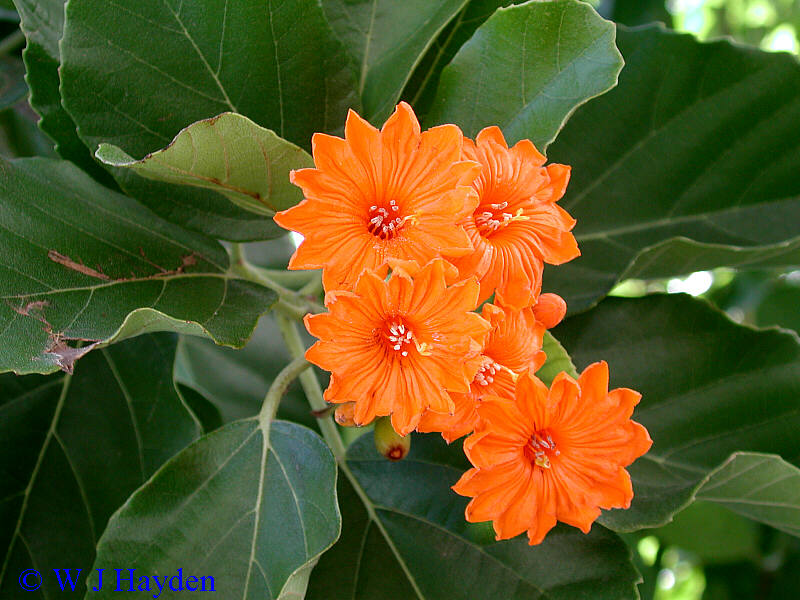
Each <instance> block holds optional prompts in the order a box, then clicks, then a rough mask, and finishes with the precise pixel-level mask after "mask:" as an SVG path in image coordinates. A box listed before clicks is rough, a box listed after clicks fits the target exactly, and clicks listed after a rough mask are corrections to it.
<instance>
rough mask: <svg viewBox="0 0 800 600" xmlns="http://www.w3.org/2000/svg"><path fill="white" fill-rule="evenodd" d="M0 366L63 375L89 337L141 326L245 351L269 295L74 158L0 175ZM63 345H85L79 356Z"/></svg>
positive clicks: (12, 166)
mask: <svg viewBox="0 0 800 600" xmlns="http://www.w3.org/2000/svg"><path fill="white" fill-rule="evenodd" d="M0 198H2V199H3V202H2V210H0V225H1V226H2V229H0V245H2V247H3V248H4V249H5V250H6V252H5V253H4V258H3V259H2V261H1V262H0V273H2V277H0V299H1V300H2V302H0V370H9V369H11V370H14V371H15V372H17V373H30V372H39V373H47V372H52V371H55V370H57V369H58V368H59V366H60V367H61V368H64V369H66V370H69V369H70V368H71V365H72V363H73V362H74V360H75V359H77V358H78V357H79V356H80V355H82V354H83V353H84V352H85V351H87V350H89V349H91V348H92V345H93V344H94V343H95V342H101V343H103V344H105V343H111V342H112V341H118V340H121V339H125V338H126V337H132V336H134V335H138V334H140V333H145V332H148V331H162V330H171V331H179V332H182V333H190V334H193V335H200V334H202V335H208V336H210V337H212V338H213V339H214V340H215V341H216V342H217V343H221V344H225V345H231V346H242V345H244V343H245V341H246V340H247V338H248V337H249V336H250V334H251V333H252V331H253V328H254V327H255V325H256V321H257V319H258V317H259V315H261V314H262V313H263V312H265V311H266V310H267V309H268V308H269V306H270V305H271V304H272V303H273V302H274V301H275V297H276V295H275V293H274V292H272V291H270V290H267V289H265V288H262V287H261V286H258V285H256V284H253V283H251V282H248V281H242V280H238V279H233V278H232V277H231V276H230V275H229V274H227V273H226V271H227V268H228V257H227V254H226V253H225V251H224V249H223V248H222V247H221V246H220V245H219V244H218V243H216V242H214V241H212V240H209V239H207V238H204V237H202V236H199V235H196V234H191V233H189V232H187V231H185V230H183V229H181V228H179V227H176V226H174V225H171V224H169V223H166V222H164V221H162V220H161V219H159V218H158V217H156V216H155V215H153V214H152V213H151V212H150V211H149V210H147V209H146V208H144V207H142V206H141V205H139V204H138V203H137V202H135V201H134V200H133V199H131V198H128V197H127V196H122V195H120V194H117V193H115V192H112V191H111V190H108V189H106V188H104V187H102V186H100V185H99V184H97V183H96V182H94V181H93V180H91V179H90V178H89V177H88V176H87V175H86V174H85V173H83V172H82V171H80V170H79V169H78V168H77V167H75V166H74V165H72V164H71V163H68V162H65V161H54V160H47V159H20V160H16V161H13V162H4V163H3V164H2V169H0ZM70 340H83V341H84V342H87V343H86V344H85V345H84V347H83V348H82V349H81V350H80V351H78V350H75V349H74V348H72V347H70V346H68V345H67V344H68V341H70Z"/></svg>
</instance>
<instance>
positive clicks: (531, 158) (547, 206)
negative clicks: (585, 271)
mask: <svg viewBox="0 0 800 600" xmlns="http://www.w3.org/2000/svg"><path fill="white" fill-rule="evenodd" d="M464 157H465V158H468V159H470V160H476V161H478V162H479V163H480V164H481V167H482V169H481V174H480V177H478V178H477V179H476V180H475V182H474V183H473V184H472V186H473V187H474V188H475V190H476V191H477V192H478V196H479V198H480V203H479V205H478V207H477V208H476V209H475V211H474V212H473V213H472V214H471V215H470V216H469V217H468V218H467V219H465V220H464V221H462V223H461V224H462V225H463V226H464V229H465V230H466V232H467V234H468V235H469V237H470V239H471V240H472V244H473V246H474V247H475V251H474V252H473V253H472V254H469V255H467V256H465V257H462V258H458V259H456V260H455V261H454V262H455V265H456V266H457V267H458V268H459V270H460V272H461V274H462V276H464V277H468V276H470V275H475V276H476V277H477V278H478V281H479V282H480V284H481V295H480V301H481V302H483V301H484V300H486V299H487V298H489V296H491V295H492V293H493V292H495V290H497V299H498V301H500V302H503V303H505V304H508V305H511V306H515V307H517V308H524V307H525V306H530V305H531V304H534V302H535V300H536V297H537V296H538V295H539V292H540V290H541V286H542V268H543V267H544V263H549V264H554V265H558V264H561V263H564V262H567V261H568V260H572V259H573V258H575V257H576V256H579V255H580V252H579V250H578V245H577V242H576V241H575V237H574V236H573V235H572V234H571V233H570V230H571V229H572V228H573V227H574V226H575V220H574V219H573V218H572V217H570V216H569V214H567V212H566V211H564V209H562V208H561V207H559V206H558V205H556V201H557V200H559V199H560V198H561V196H563V195H564V191H565V190H566V188H567V182H568V181H569V173H570V168H569V167H568V166H566V165H559V164H552V165H548V166H547V167H544V166H542V165H543V164H544V162H545V160H546V159H545V157H544V156H542V155H541V154H540V153H539V152H538V151H537V150H536V148H535V147H534V145H533V144H532V143H531V142H530V141H529V140H522V141H521V142H518V143H517V144H516V145H515V146H514V147H513V148H510V149H509V147H508V145H507V144H506V141H505V138H503V133H502V132H501V131H500V129H499V128H498V127H487V128H486V129H484V130H483V131H481V132H480V133H479V134H478V137H477V138H476V141H475V142H474V143H473V142H472V141H471V140H469V139H466V138H465V140H464Z"/></svg>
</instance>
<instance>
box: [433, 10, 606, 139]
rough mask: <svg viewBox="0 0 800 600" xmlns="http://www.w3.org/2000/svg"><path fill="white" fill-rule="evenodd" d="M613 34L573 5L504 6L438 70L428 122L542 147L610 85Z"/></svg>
mask: <svg viewBox="0 0 800 600" xmlns="http://www.w3.org/2000/svg"><path fill="white" fill-rule="evenodd" d="M614 35H615V33H614V24H613V23H610V22H608V21H605V20H603V19H601V18H600V17H599V16H598V15H597V13H596V12H594V9H593V8H592V7H591V6H589V5H588V4H585V3H583V2H577V1H576V0H551V1H547V2H528V3H527V4H524V5H521V6H510V7H508V8H501V9H499V10H498V11H497V12H496V13H494V15H492V16H491V17H490V18H489V19H488V20H487V21H486V23H484V24H483V25H481V26H480V27H479V28H478V30H477V31H476V32H475V34H474V35H473V36H472V39H470V40H469V41H468V42H467V43H466V44H464V46H462V47H461V49H460V50H459V51H458V53H457V54H456V56H455V58H453V61H452V62H451V63H450V64H449V65H448V66H447V67H446V68H445V69H444V70H443V71H442V75H441V79H440V82H439V89H438V92H437V94H436V98H435V99H434V101H433V106H432V108H431V112H430V113H429V114H428V117H427V122H428V123H429V124H438V123H457V124H458V125H459V126H461V128H462V129H463V130H464V133H465V134H466V135H469V136H474V135H475V134H476V133H477V132H478V131H479V130H480V129H481V128H483V127H486V126H488V125H499V126H500V127H501V128H502V129H503V131H504V133H505V136H506V138H507V139H508V141H509V142H516V141H517V140H520V139H522V138H529V139H531V140H532V141H533V143H534V144H536V146H537V147H538V148H540V149H544V148H545V147H546V146H547V144H549V143H550V142H551V141H552V139H553V138H554V137H555V136H556V134H557V133H558V131H559V129H560V128H561V127H562V125H563V123H564V121H565V120H566V118H567V117H568V116H569V115H570V113H572V111H573V110H575V108H576V107H577V106H579V105H580V104H582V103H584V102H586V101H587V100H588V99H590V98H593V97H595V96H597V95H599V94H602V93H603V92H605V91H606V90H608V89H609V88H611V87H613V86H614V85H615V83H616V81H617V75H618V74H619V71H620V69H621V68H622V57H621V56H620V54H619V52H618V51H617V48H616V46H615V45H614Z"/></svg>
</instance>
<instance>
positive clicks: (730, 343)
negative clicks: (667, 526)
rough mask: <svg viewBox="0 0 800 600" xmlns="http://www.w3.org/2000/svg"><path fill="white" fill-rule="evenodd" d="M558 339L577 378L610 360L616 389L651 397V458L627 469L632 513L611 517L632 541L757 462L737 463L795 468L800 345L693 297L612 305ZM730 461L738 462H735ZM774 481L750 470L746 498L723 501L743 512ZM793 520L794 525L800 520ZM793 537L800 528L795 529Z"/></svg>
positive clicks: (781, 497) (562, 329)
mask: <svg viewBox="0 0 800 600" xmlns="http://www.w3.org/2000/svg"><path fill="white" fill-rule="evenodd" d="M555 335H557V336H558V339H559V340H560V341H561V343H562V344H563V345H564V347H565V348H566V349H567V350H568V351H569V354H570V356H571V357H572V359H573V360H574V361H575V363H576V364H577V365H578V367H579V368H581V367H585V366H586V365H587V364H589V363H591V362H594V361H596V360H598V359H600V358H602V359H604V360H606V361H607V362H608V363H609V367H610V370H611V386H612V387H630V388H633V389H635V390H637V391H639V392H641V393H642V401H641V403H640V404H639V406H638V407H637V408H636V410H635V411H634V414H633V419H634V420H636V421H638V422H640V423H641V424H642V425H644V426H645V427H647V429H648V431H649V432H650V436H651V437H652V439H653V447H652V448H651V450H650V452H648V453H647V454H646V455H645V456H644V457H642V458H640V459H639V460H637V461H636V462H635V463H634V464H633V465H631V467H629V470H630V473H631V477H632V479H633V489H634V498H633V502H632V504H631V507H630V509H628V510H615V511H611V512H608V513H605V514H604V516H603V517H602V518H601V519H602V522H603V523H604V524H605V525H607V526H609V527H612V528H614V529H618V530H626V531H627V530H634V529H639V528H642V527H652V526H657V525H662V524H664V523H666V522H668V521H669V520H670V519H671V517H672V515H674V514H675V513H676V512H678V511H680V510H681V509H682V508H684V507H685V506H686V505H687V504H688V503H690V502H691V501H692V500H693V499H694V497H695V495H698V497H705V498H706V499H708V500H711V499H712V496H708V497H706V496H704V494H705V493H706V492H705V491H704V490H706V489H707V488H703V489H701V486H703V485H704V484H705V485H709V486H712V487H713V486H715V485H718V484H719V482H720V481H721V479H718V478H717V477H718V476H719V477H720V478H724V477H725V476H726V475H724V474H723V475H717V474H716V473H717V471H718V470H721V472H722V473H729V474H731V475H734V474H737V473H738V471H739V468H740V466H741V465H743V464H747V462H745V461H751V460H755V458H754V457H749V458H745V457H738V458H737V456H736V455H734V453H737V452H766V453H771V454H778V455H782V456H784V457H786V458H788V459H790V460H792V461H797V460H798V455H800V447H799V446H798V442H797V435H796V434H797V431H798V430H800V397H799V396H798V394H797V391H798V384H797V382H798V375H800V343H798V339H797V336H796V335H794V334H791V333H788V332H785V331H779V330H754V329H751V328H749V327H744V326H741V325H737V324H735V323H734V322H732V321H730V320H729V319H728V318H727V317H726V316H724V315H723V314H722V313H720V312H718V311H716V310H715V309H713V308H711V307H710V306H708V305H707V304H706V303H705V302H702V301H699V300H695V299H693V298H691V297H689V296H684V295H670V296H667V295H654V296H646V297H644V298H637V299H631V298H626V299H622V298H608V299H606V300H604V301H603V302H602V303H600V304H599V305H598V306H597V307H595V308H593V309H592V310H590V311H588V312H586V313H583V314H581V315H576V316H574V317H570V318H568V319H567V320H566V321H564V323H562V324H561V325H559V326H558V327H557V328H556V331H555ZM731 455H734V457H733V458H732V459H730V460H731V461H733V462H732V463H727V462H726V461H728V460H729V458H730V457H731ZM776 470H778V469H777V467H776V465H774V464H771V463H769V462H766V463H765V466H764V467H763V469H760V470H759V469H753V470H751V471H749V472H744V471H743V470H742V471H743V472H742V474H741V477H742V479H741V483H742V487H736V486H727V487H726V488H725V493H728V494H733V495H732V496H730V497H728V498H726V499H725V500H724V501H722V500H720V501H721V502H723V504H725V505H726V506H732V505H735V504H736V503H737V502H738V500H744V499H745V498H746V495H742V496H741V497H740V498H738V499H737V496H736V494H737V493H743V494H744V492H745V491H746V489H747V490H753V489H755V488H758V487H759V486H761V485H765V484H767V483H768V482H769V481H770V477H771V476H772V475H773V474H774V473H775V472H776ZM762 477H763V478H762ZM709 480H710V483H707V484H706V482H707V481H709ZM738 483H739V482H737V485H738ZM745 488H746V489H745ZM796 489H797V488H796V486H795V491H794V495H792V494H791V490H790V489H786V488H784V487H783V486H779V485H775V486H766V487H764V488H763V489H762V490H761V491H760V492H759V493H761V492H763V493H764V494H765V496H763V497H761V496H759V502H761V501H764V502H777V503H795V504H796V503H797V501H798V499H797V493H796ZM698 490H699V491H698ZM709 493H710V492H709ZM794 513H795V516H794V518H795V519H796V518H797V517H798V516H800V514H798V511H797V510H795V511H794ZM748 516H750V517H751V518H756V519H764V520H768V522H769V524H771V525H773V526H776V522H774V521H773V520H772V519H771V518H768V517H767V513H764V514H763V515H759V513H758V512H757V511H756V510H751V511H750V512H749V514H748ZM785 527H789V528H794V527H796V521H795V522H793V523H792V522H787V523H786V524H785Z"/></svg>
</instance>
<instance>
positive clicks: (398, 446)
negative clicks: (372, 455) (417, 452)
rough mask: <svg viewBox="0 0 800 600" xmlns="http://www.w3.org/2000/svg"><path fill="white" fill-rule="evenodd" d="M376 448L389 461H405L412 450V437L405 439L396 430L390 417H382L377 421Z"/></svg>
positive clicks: (408, 436)
mask: <svg viewBox="0 0 800 600" xmlns="http://www.w3.org/2000/svg"><path fill="white" fill-rule="evenodd" d="M375 448H376V449H377V450H378V453H380V454H381V455H382V456H384V457H386V458H388V459H389V460H392V461H397V460H403V459H404V458H405V457H406V456H408V451H409V450H411V435H410V434H409V435H407V436H405V437H403V436H402V435H400V434H398V433H397V432H396V431H395V430H394V427H392V421H391V419H390V418H389V417H380V418H379V419H376V420H375Z"/></svg>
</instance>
